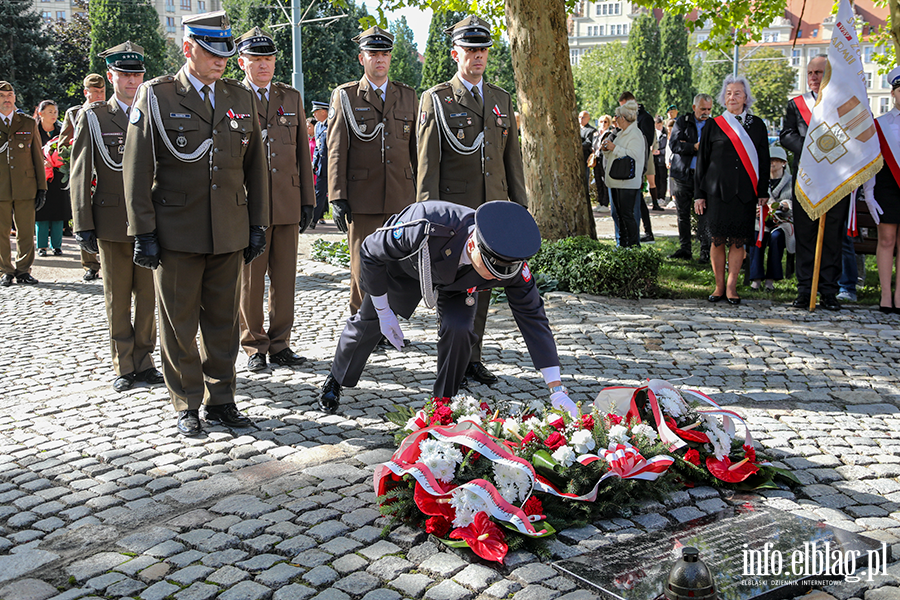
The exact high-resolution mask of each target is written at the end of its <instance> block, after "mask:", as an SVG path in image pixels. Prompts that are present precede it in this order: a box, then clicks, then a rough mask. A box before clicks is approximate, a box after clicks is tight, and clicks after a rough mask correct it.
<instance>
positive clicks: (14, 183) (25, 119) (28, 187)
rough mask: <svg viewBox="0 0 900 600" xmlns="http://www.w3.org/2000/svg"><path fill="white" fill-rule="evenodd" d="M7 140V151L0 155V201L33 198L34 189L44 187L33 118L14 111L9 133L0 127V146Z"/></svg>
mask: <svg viewBox="0 0 900 600" xmlns="http://www.w3.org/2000/svg"><path fill="white" fill-rule="evenodd" d="M7 142H9V145H8V146H7V150H6V151H5V152H3V154H2V155H0V158H3V160H0V202H11V201H13V200H28V199H29V198H34V197H35V195H37V191H38V190H46V189H47V178H46V177H45V176H44V154H43V152H42V151H41V136H40V134H38V130H37V121H35V120H34V119H32V118H31V117H29V116H27V115H23V114H22V113H18V112H14V113H13V114H12V119H11V120H10V125H9V133H7V132H6V131H3V128H2V127H0V147H2V146H3V145H4V144H6V143H7ZM4 155H5V156H4ZM7 159H8V160H7Z"/></svg>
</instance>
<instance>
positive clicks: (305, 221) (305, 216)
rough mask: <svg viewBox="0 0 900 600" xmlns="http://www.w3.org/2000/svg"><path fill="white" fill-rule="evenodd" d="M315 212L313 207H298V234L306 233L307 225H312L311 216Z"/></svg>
mask: <svg viewBox="0 0 900 600" xmlns="http://www.w3.org/2000/svg"><path fill="white" fill-rule="evenodd" d="M315 212H316V207H315V206H309V205H306V204H304V205H303V206H301V207H300V233H303V232H304V231H306V228H307V227H309V224H310V223H312V220H313V214H314V213H315Z"/></svg>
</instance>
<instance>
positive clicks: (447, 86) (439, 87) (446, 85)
mask: <svg viewBox="0 0 900 600" xmlns="http://www.w3.org/2000/svg"><path fill="white" fill-rule="evenodd" d="M450 87H451V86H450V82H449V81H445V82H444V83H439V84H437V85H436V86H434V87H433V88H431V89H429V90H425V93H426V94H432V93H436V92H440V91H441V90H449V89H450Z"/></svg>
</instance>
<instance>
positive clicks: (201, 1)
mask: <svg viewBox="0 0 900 600" xmlns="http://www.w3.org/2000/svg"><path fill="white" fill-rule="evenodd" d="M197 12H198V13H205V12H206V0H197Z"/></svg>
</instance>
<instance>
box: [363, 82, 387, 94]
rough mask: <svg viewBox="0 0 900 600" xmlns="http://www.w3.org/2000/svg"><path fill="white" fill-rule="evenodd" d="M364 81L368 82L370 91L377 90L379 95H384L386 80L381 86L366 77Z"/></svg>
mask: <svg viewBox="0 0 900 600" xmlns="http://www.w3.org/2000/svg"><path fill="white" fill-rule="evenodd" d="M366 81H368V82H369V87H370V88H372V91H375V92H378V95H379V96H384V95H385V94H386V93H387V80H385V82H384V83H383V84H382V85H381V87H378V86H377V85H375V84H374V83H372V80H371V79H369V78H368V77H366Z"/></svg>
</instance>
